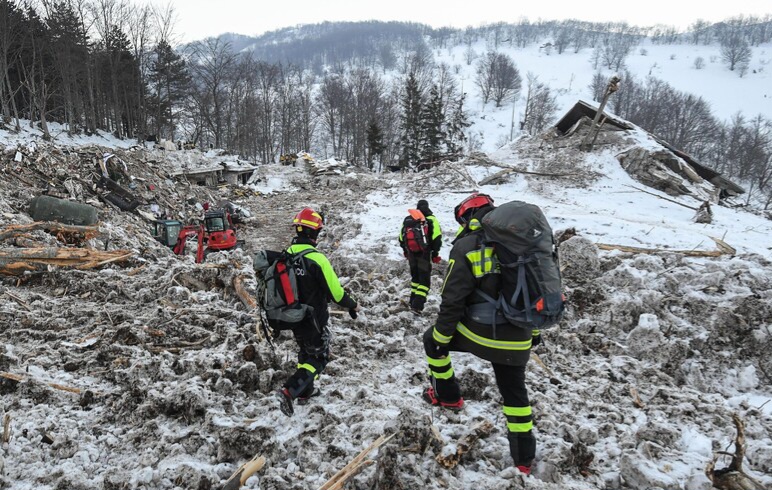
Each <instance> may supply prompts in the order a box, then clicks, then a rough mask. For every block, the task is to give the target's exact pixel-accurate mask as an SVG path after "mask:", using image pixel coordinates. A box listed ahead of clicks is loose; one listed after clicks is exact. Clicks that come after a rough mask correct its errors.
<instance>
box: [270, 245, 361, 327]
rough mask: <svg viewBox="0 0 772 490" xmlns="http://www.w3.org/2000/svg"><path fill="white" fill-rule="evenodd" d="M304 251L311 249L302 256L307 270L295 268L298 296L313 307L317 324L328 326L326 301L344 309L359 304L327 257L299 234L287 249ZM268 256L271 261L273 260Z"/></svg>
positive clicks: (293, 252) (297, 251)
mask: <svg viewBox="0 0 772 490" xmlns="http://www.w3.org/2000/svg"><path fill="white" fill-rule="evenodd" d="M304 250H312V252H309V253H308V254H306V255H305V256H304V257H303V260H304V262H305V269H300V268H298V269H296V270H295V275H296V278H297V281H298V295H299V296H300V302H301V303H303V304H306V305H309V306H312V307H313V308H314V319H315V320H316V325H317V327H319V328H321V327H323V326H324V325H327V321H328V320H329V319H330V313H329V310H328V307H327V304H328V303H329V302H330V301H334V302H335V303H337V304H339V305H340V306H342V307H343V308H345V309H351V308H356V306H357V303H356V301H354V300H353V299H352V298H351V296H349V294H348V293H347V292H346V291H344V290H343V287H342V286H341V285H340V280H339V279H338V276H337V274H335V271H334V270H333V268H332V265H330V261H329V260H328V259H327V257H326V256H325V255H324V254H323V253H321V252H318V251H317V250H316V248H315V247H314V246H313V245H312V244H311V242H310V240H308V239H307V238H304V237H297V238H295V240H294V241H293V243H292V245H290V247H289V248H288V249H287V252H289V253H292V254H297V253H299V252H302V251H304ZM272 259H273V258H272V257H269V260H272Z"/></svg>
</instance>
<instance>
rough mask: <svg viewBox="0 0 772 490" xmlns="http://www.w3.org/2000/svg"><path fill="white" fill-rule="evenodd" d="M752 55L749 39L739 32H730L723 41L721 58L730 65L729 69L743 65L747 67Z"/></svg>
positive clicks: (732, 69)
mask: <svg viewBox="0 0 772 490" xmlns="http://www.w3.org/2000/svg"><path fill="white" fill-rule="evenodd" d="M751 55H752V52H751V48H750V45H749V44H748V41H746V40H745V39H743V38H742V36H741V35H740V34H739V33H738V32H734V33H732V34H730V35H729V36H728V37H726V38H724V39H723V40H722V41H721V59H722V60H723V61H724V63H726V64H727V65H728V66H729V71H734V69H735V68H738V67H740V68H742V67H743V66H745V69H747V67H748V63H750V61H751Z"/></svg>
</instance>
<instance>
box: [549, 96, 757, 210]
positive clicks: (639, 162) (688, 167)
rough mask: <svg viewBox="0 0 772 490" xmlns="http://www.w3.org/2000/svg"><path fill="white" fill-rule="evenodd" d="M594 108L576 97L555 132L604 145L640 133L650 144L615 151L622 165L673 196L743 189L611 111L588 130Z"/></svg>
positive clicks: (712, 195)
mask: <svg viewBox="0 0 772 490" xmlns="http://www.w3.org/2000/svg"><path fill="white" fill-rule="evenodd" d="M597 111H598V108H597V107H596V106H595V105H593V104H590V103H587V102H585V101H581V100H580V101H578V102H577V103H576V104H574V106H573V107H571V109H569V111H568V112H566V114H565V115H564V116H563V117H562V118H561V119H560V120H559V121H558V122H557V124H555V129H556V130H557V133H558V135H559V136H560V137H565V138H580V139H581V140H582V141H585V139H587V138H588V137H589V138H590V139H592V140H593V141H594V145H595V146H596V147H603V146H607V145H612V144H618V143H621V142H622V141H624V140H625V139H626V137H627V136H628V135H630V134H631V133H634V132H635V133H642V134H644V135H646V136H648V138H650V139H651V140H652V145H650V146H641V145H636V146H635V147H633V148H631V149H628V150H625V151H623V152H621V153H619V154H618V155H617V159H618V160H619V163H620V164H621V165H622V167H623V168H624V169H625V170H626V171H627V172H628V173H629V174H630V175H631V176H632V177H633V178H635V179H636V180H638V181H639V182H641V183H642V184H645V185H647V186H649V187H652V188H654V189H657V190H660V191H662V192H665V193H667V194H669V195H672V196H677V195H692V196H693V197H695V198H698V199H701V200H710V201H713V202H717V201H718V200H720V199H724V198H727V197H733V196H737V195H740V194H744V193H745V189H743V188H742V187H741V186H739V185H737V184H736V183H734V182H732V181H730V180H729V179H727V178H726V177H724V176H722V175H721V174H720V173H718V172H716V171H715V170H712V169H710V168H708V167H706V166H705V165H702V164H701V163H699V162H698V161H697V160H696V159H694V158H693V157H691V156H690V155H689V154H687V153H685V152H683V151H681V150H679V149H677V148H675V147H674V146H673V145H671V144H670V143H668V142H666V141H664V140H662V139H661V138H659V137H658V136H656V135H654V134H651V133H649V132H647V131H645V130H644V129H642V128H640V127H638V126H636V125H634V124H633V123H631V122H629V121H625V120H624V119H621V118H619V117H616V116H614V115H611V114H608V113H604V114H603V115H602V117H601V118H600V121H599V124H598V128H597V134H590V132H591V131H592V129H593V127H592V126H593V125H592V122H593V119H594V118H595V117H596V115H597Z"/></svg>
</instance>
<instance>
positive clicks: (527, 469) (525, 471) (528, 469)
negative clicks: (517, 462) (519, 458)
mask: <svg viewBox="0 0 772 490" xmlns="http://www.w3.org/2000/svg"><path fill="white" fill-rule="evenodd" d="M517 469H518V470H520V473H522V474H524V475H525V476H528V475H530V474H531V467H530V466H522V465H521V466H518V467H517Z"/></svg>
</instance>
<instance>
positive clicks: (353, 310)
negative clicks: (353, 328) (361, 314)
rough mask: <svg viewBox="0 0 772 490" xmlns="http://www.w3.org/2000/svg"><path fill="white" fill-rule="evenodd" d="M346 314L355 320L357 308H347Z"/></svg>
mask: <svg viewBox="0 0 772 490" xmlns="http://www.w3.org/2000/svg"><path fill="white" fill-rule="evenodd" d="M348 316H350V317H351V319H352V320H356V319H357V316H358V315H357V309H356V308H349V310H348Z"/></svg>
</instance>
